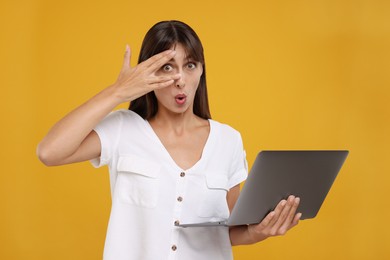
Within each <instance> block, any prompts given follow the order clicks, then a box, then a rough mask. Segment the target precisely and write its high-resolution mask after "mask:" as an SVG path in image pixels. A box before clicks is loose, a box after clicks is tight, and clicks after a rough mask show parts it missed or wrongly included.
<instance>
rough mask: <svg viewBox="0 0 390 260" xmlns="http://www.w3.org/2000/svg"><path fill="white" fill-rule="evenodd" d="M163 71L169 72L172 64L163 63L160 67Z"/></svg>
mask: <svg viewBox="0 0 390 260" xmlns="http://www.w3.org/2000/svg"><path fill="white" fill-rule="evenodd" d="M162 69H163V71H166V72H169V71H171V70H172V66H171V65H169V64H165V65H164V66H163V67H162Z"/></svg>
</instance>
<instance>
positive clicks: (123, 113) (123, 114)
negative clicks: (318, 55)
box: [108, 109, 144, 121]
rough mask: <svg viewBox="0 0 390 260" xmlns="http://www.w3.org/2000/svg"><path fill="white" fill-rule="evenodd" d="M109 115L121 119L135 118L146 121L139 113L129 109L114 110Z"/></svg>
mask: <svg viewBox="0 0 390 260" xmlns="http://www.w3.org/2000/svg"><path fill="white" fill-rule="evenodd" d="M108 117H115V118H120V119H121V120H123V119H125V120H134V121H144V119H143V118H142V117H141V116H139V115H138V114H137V113H135V112H134V111H132V110H128V109H118V110H114V111H112V112H111V113H110V114H109V115H108Z"/></svg>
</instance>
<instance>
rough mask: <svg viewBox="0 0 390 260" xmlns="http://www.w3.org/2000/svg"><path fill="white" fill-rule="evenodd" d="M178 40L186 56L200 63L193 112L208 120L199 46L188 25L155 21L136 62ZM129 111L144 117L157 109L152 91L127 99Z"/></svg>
mask: <svg viewBox="0 0 390 260" xmlns="http://www.w3.org/2000/svg"><path fill="white" fill-rule="evenodd" d="M178 43H180V44H182V45H183V47H184V48H185V49H186V52H187V54H188V56H189V57H191V58H192V59H194V60H195V61H197V62H200V63H201V64H202V66H203V73H202V75H201V77H200V81H199V86H198V89H197V90H196V93H195V98H194V106H193V112H194V114H195V115H197V116H199V117H201V118H204V119H210V118H211V114H210V109H209V102H208V96H207V85H206V66H205V60H204V54H203V46H202V43H201V41H200V39H199V37H198V35H197V34H196V33H195V31H194V30H193V29H192V28H191V27H190V26H188V25H187V24H185V23H183V22H180V21H175V20H172V21H162V22H159V23H157V24H155V25H154V26H153V27H152V28H150V30H149V31H148V32H147V33H146V35H145V38H144V40H143V42H142V46H141V52H140V55H139V58H138V63H141V62H143V61H145V60H147V59H149V58H150V57H152V56H153V55H155V54H157V53H160V52H162V51H165V50H168V49H169V48H171V47H172V46H174V45H175V44H178ZM129 110H132V111H134V112H136V113H137V114H138V115H140V116H141V117H142V118H144V119H147V120H148V119H150V118H152V117H154V116H155V115H156V113H157V110H158V103H157V98H156V95H155V94H154V92H153V91H152V92H149V93H147V94H145V95H143V96H141V97H139V98H137V99H135V100H133V101H131V103H130V106H129Z"/></svg>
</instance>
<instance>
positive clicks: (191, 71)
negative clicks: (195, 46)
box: [154, 43, 203, 113]
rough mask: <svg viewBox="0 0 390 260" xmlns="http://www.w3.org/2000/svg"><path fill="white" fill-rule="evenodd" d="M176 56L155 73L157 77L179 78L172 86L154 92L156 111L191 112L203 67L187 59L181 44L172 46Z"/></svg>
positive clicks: (189, 58)
mask: <svg viewBox="0 0 390 260" xmlns="http://www.w3.org/2000/svg"><path fill="white" fill-rule="evenodd" d="M171 49H175V51H176V55H175V56H174V57H173V58H172V59H171V60H170V61H169V62H168V63H166V64H165V65H163V66H162V67H161V68H160V70H159V71H158V72H157V74H158V75H173V74H180V75H181V78H180V79H178V80H176V81H175V82H174V83H173V84H172V85H170V86H168V87H166V88H162V89H156V90H154V93H155V95H156V97H157V102H158V111H159V112H160V110H161V109H166V110H168V111H170V112H173V113H184V112H186V111H190V112H191V113H192V112H193V110H192V109H193V104H194V98H195V93H196V90H197V88H198V85H199V81H200V77H201V75H202V73H203V67H202V64H201V63H200V62H197V61H195V60H193V59H192V58H191V57H187V54H186V51H185V49H184V47H183V45H181V44H179V43H178V44H176V45H175V46H172V48H171Z"/></svg>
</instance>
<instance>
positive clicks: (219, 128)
mask: <svg viewBox="0 0 390 260" xmlns="http://www.w3.org/2000/svg"><path fill="white" fill-rule="evenodd" d="M209 121H210V125H211V127H213V128H214V130H215V131H216V132H218V134H219V135H221V136H222V137H224V138H225V137H239V138H241V134H240V132H239V131H238V130H237V129H235V128H233V127H232V126H230V125H228V124H226V123H222V122H219V121H216V120H213V119H209Z"/></svg>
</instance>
